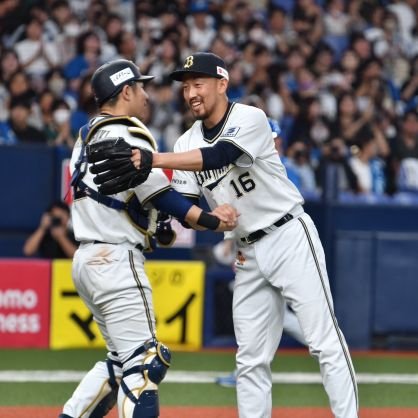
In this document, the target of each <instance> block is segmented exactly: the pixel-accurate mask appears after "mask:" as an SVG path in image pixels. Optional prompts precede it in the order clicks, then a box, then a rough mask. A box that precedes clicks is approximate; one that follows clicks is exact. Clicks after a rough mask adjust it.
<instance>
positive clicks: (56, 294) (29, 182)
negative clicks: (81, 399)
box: [0, 0, 418, 350]
mask: <svg viewBox="0 0 418 418" xmlns="http://www.w3.org/2000/svg"><path fill="white" fill-rule="evenodd" d="M417 14H418V1H417V0H405V1H396V0H394V1H389V0H381V1H372V0H370V1H368V0H363V1H359V0H352V1H344V0H271V1H262V0H257V1H256V0H246V1H245V0H224V1H221V0H205V1H198V0H196V1H187V0H177V1H170V2H166V1H158V0H152V1H151V0H149V1H147V0H140V1H130V0H119V1H117V0H107V1H105V0H92V1H84V0H68V1H66V0H50V1H48V0H44V1H37V0H4V1H2V2H1V3H0V187H1V190H2V193H1V205H0V336H1V338H0V341H1V342H0V345H1V346H2V347H51V348H67V347H85V346H87V347H90V346H94V347H96V346H98V347H100V346H101V345H102V341H101V340H100V337H99V335H98V332H97V329H96V328H95V327H94V324H93V323H92V318H91V316H90V315H89V313H88V311H87V310H85V308H84V306H83V305H82V304H81V302H80V301H79V299H78V296H77V294H76V292H75V291H74V288H73V287H72V283H71V270H70V269H71V267H70V265H71V257H72V255H73V253H74V251H75V249H76V248H77V242H76V241H75V240H74V237H73V235H72V230H71V215H70V212H69V210H68V205H70V204H71V194H70V193H69V179H70V177H69V172H68V162H69V157H70V155H71V150H72V147H73V144H74V142H75V140H76V138H77V135H78V130H79V129H80V127H81V126H82V125H83V124H85V123H86V122H87V120H88V118H89V117H91V116H92V115H94V114H95V112H96V106H95V103H94V99H93V97H92V94H91V89H90V83H89V82H90V77H91V75H92V73H93V72H94V70H95V69H96V68H98V66H100V65H101V64H102V63H104V62H106V61H108V60H111V59H115V58H117V57H122V58H126V59H130V60H132V61H134V62H136V63H137V64H138V65H139V67H140V69H141V71H142V72H143V73H145V74H151V75H154V76H155V77H156V78H155V81H154V82H153V83H150V84H149V85H147V91H148V93H149V95H150V98H151V106H150V107H149V114H148V115H147V118H146V120H144V121H143V122H144V123H145V124H146V125H147V126H148V127H149V128H150V130H151V132H152V133H153V135H154V137H155V138H156V140H157V142H158V144H159V148H160V150H161V151H171V150H172V147H173V144H174V142H175V141H176V139H177V138H178V137H179V135H180V134H181V133H182V132H184V130H186V129H187V128H188V127H189V126H190V124H191V123H192V118H191V115H190V114H189V113H188V111H187V108H186V106H185V105H184V103H183V101H182V98H181V94H180V92H179V85H178V84H179V83H177V84H176V83H173V84H172V83H171V82H170V80H169V78H168V74H169V73H170V72H171V71H172V70H174V69H175V68H177V67H178V66H180V65H181V64H182V62H183V60H184V59H185V58H186V57H187V56H188V55H190V54H191V53H193V52H195V51H212V52H214V53H216V54H218V55H220V56H221V57H222V58H223V59H224V60H225V61H226V63H227V65H228V68H229V70H230V83H229V90H228V96H229V98H230V100H231V101H237V102H242V103H246V104H250V105H254V106H257V107H260V108H262V109H263V110H264V111H265V112H266V114H267V115H268V116H269V117H271V118H272V119H275V120H277V121H278V123H279V124H280V127H281V130H282V133H281V139H280V140H279V141H277V142H276V147H277V148H278V150H279V152H280V158H281V159H282V161H283V162H284V164H285V166H286V168H287V171H288V174H289V177H290V179H291V180H292V181H293V182H294V183H295V185H296V186H297V187H298V188H299V190H300V191H301V193H302V194H303V196H304V197H305V200H306V204H305V209H306V211H307V212H308V213H310V215H311V216H312V217H313V219H314V220H315V222H316V224H317V227H318V230H319V233H320V236H321V238H322V241H323V244H324V248H325V251H326V253H327V261H328V269H329V275H330V281H331V286H332V292H333V296H334V303H335V310H336V314H337V318H338V319H339V322H340V326H341V328H342V330H343V331H344V334H345V336H346V338H347V340H348V343H349V345H350V347H352V348H361V349H373V348H379V349H387V350H390V349H417V348H418V315H417V306H418V276H417V271H418V261H417V254H418V142H417V141H418V120H417V109H418V27H417ZM202 204H205V203H204V202H202ZM174 227H175V229H176V231H177V234H178V241H177V243H176V244H175V245H174V247H173V248H170V249H166V248H159V249H157V250H155V251H154V252H153V253H150V254H149V255H147V258H148V259H149V260H150V262H149V263H148V265H149V267H148V268H149V270H148V272H149V274H150V277H151V280H152V284H153V287H154V298H155V299H156V301H160V302H156V315H157V320H158V327H159V335H160V338H161V339H162V340H163V341H165V342H167V343H168V344H169V345H172V346H173V345H174V346H175V345H177V346H179V347H182V348H186V349H192V350H195V349H200V348H202V347H234V346H235V341H234V335H233V328H232V318H231V300H232V292H231V283H232V280H233V271H232V260H231V259H230V257H228V254H227V253H226V252H225V251H224V249H223V248H221V247H219V246H217V244H218V243H219V241H220V240H221V239H222V236H221V235H220V234H214V233H208V232H205V233H195V232H193V231H189V230H184V229H182V228H181V226H179V225H174ZM173 292H178V293H175V294H176V295H177V296H176V298H173V297H170V296H172V295H173ZM159 304H160V306H158V305H159ZM283 345H284V346H289V347H292V346H297V343H296V342H295V341H293V340H292V339H291V338H290V337H284V339H283Z"/></svg>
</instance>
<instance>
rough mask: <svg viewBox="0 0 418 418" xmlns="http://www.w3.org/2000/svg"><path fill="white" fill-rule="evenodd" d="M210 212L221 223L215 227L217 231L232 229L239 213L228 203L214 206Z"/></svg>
mask: <svg viewBox="0 0 418 418" xmlns="http://www.w3.org/2000/svg"><path fill="white" fill-rule="evenodd" d="M211 214H212V215H214V216H216V217H218V218H219V219H220V220H221V223H220V225H219V227H218V228H217V231H219V232H224V231H232V230H233V229H234V228H235V227H236V226H237V225H238V217H239V213H238V212H237V210H236V209H235V208H234V207H232V206H231V205H229V204H223V205H220V206H218V207H216V208H215V209H214V210H213V211H212V212H211Z"/></svg>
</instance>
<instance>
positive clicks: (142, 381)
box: [61, 59, 238, 418]
mask: <svg viewBox="0 0 418 418" xmlns="http://www.w3.org/2000/svg"><path fill="white" fill-rule="evenodd" d="M151 79H152V77H151V76H144V75H142V74H141V73H140V71H139V68H138V67H137V66H136V65H135V64H134V63H133V62H131V61H128V60H124V59H121V60H114V61H111V62H109V63H107V64H105V65H103V66H101V67H100V68H99V69H98V70H96V72H95V73H94V74H93V77H92V81H91V82H92V89H93V92H94V94H95V97H96V101H97V103H98V105H99V107H100V113H99V114H98V115H97V116H94V117H93V118H92V119H91V120H90V121H89V123H88V124H87V125H85V126H84V127H83V128H82V129H81V130H80V134H79V138H78V140H77V143H76V144H75V146H74V149H73V154H72V157H71V163H70V170H71V174H72V179H71V184H72V188H73V194H74V199H73V204H72V220H73V227H74V234H75V237H76V239H77V241H79V242H80V246H79V248H78V250H77V251H76V253H75V255H74V259H73V265H72V276H73V282H74V285H75V287H76V289H77V292H78V294H79V295H80V297H81V298H82V300H83V301H84V302H85V304H86V305H87V306H88V308H89V309H90V311H91V312H92V314H93V316H94V319H95V320H96V322H97V324H98V327H99V329H100V332H101V334H102V336H103V338H104V340H105V342H106V347H107V351H108V356H107V357H108V358H107V361H106V362H98V363H97V364H96V365H95V366H94V367H93V369H92V370H90V371H89V372H88V373H87V375H86V376H85V378H84V379H83V380H82V381H81V383H80V385H79V386H78V388H77V389H76V390H75V391H74V393H73V395H72V396H71V398H70V399H69V400H68V401H67V402H66V403H65V405H64V408H63V411H62V414H61V418H76V417H77V418H78V417H83V418H101V417H103V416H104V415H105V414H106V412H107V411H108V410H109V408H111V407H112V406H113V404H114V403H115V401H116V398H117V404H118V411H119V416H120V417H124V418H145V417H146V418H156V417H158V416H159V400H158V385H159V384H160V382H161V381H162V380H163V378H164V376H165V374H166V372H167V369H168V367H169V366H170V361H171V360H170V358H171V355H170V351H169V350H168V348H167V347H165V346H164V345H163V344H161V342H160V341H159V340H158V338H157V334H156V327H155V316H154V310H153V303H152V288H151V284H150V281H149V279H148V277H147V275H146V272H145V269H144V261H145V256H144V251H147V250H149V249H151V248H152V245H151V240H152V238H153V237H154V236H155V233H156V231H157V224H158V223H159V222H163V223H164V222H165V218H166V215H163V216H161V213H163V214H168V215H169V216H173V217H176V218H177V219H179V220H180V221H181V222H184V223H187V224H188V225H189V226H191V227H193V228H196V229H211V230H214V231H219V232H224V231H227V230H231V229H233V228H234V227H235V226H236V224H237V216H238V215H237V212H236V210H235V209H234V208H232V206H230V205H222V206H220V207H217V208H216V209H215V210H213V211H212V212H211V213H207V212H205V211H203V210H202V209H201V208H199V207H198V206H196V205H194V204H193V202H191V201H189V200H188V199H186V198H185V197H183V196H182V195H181V194H179V193H178V192H176V191H175V190H174V189H172V187H171V185H170V182H169V180H168V178H167V177H166V175H165V174H164V172H163V171H162V170H161V169H153V170H152V172H150V173H148V174H147V176H146V179H145V178H142V177H141V181H143V182H142V183H141V184H140V185H138V186H135V185H134V183H132V180H131V179H130V178H129V179H128V178H127V177H128V176H126V172H125V168H124V167H122V166H121V164H122V165H123V164H124V161H123V158H125V156H126V154H128V153H129V152H130V147H131V146H132V147H138V148H144V149H148V150H149V151H150V152H152V151H155V150H157V146H156V143H155V140H154V138H153V136H152V134H151V133H150V131H149V130H148V129H147V127H146V126H145V125H144V124H143V123H142V122H141V117H142V116H143V113H144V111H145V108H146V106H147V101H148V95H147V93H146V92H145V90H144V83H145V82H147V81H149V80H151ZM111 138H113V139H114V140H115V141H111V143H112V145H111V146H112V147H113V148H112V152H113V151H114V156H115V158H112V160H111V163H110V165H111V166H112V170H113V169H116V170H117V172H118V173H119V174H120V176H122V177H123V178H124V181H125V183H124V188H125V187H127V188H128V190H126V191H125V190H124V191H121V190H122V189H121V186H119V187H118V188H117V189H112V190H106V188H105V190H104V191H105V192H106V193H109V192H111V191H114V193H113V194H106V195H105V194H103V193H101V192H100V190H98V188H97V186H96V184H95V183H94V181H93V174H92V173H91V172H90V171H89V168H91V169H93V171H94V169H95V168H94V167H93V165H92V164H91V163H89V161H88V160H87V155H86V150H87V149H90V148H89V147H90V145H94V144H99V143H102V142H104V143H105V149H107V150H109V148H106V147H109V144H110V143H109V142H108V141H109V139H111ZM120 138H124V140H121V139H120ZM125 141H126V143H127V144H129V146H126V144H125ZM96 157H97V154H96ZM99 157H100V154H99ZM96 169H97V167H96ZM105 179H106V175H105ZM163 233H164V234H165V235H164V234H163V237H164V240H166V239H165V238H166V235H167V228H164V229H163Z"/></svg>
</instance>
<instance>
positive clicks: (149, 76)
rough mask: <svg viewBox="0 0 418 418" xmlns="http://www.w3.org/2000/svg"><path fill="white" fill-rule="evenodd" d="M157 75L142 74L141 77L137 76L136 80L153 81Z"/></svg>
mask: <svg viewBox="0 0 418 418" xmlns="http://www.w3.org/2000/svg"><path fill="white" fill-rule="evenodd" d="M154 78H155V77H154V76H153V75H141V77H139V78H135V80H136V81H142V82H144V83H146V82H147V81H151V80H152V79H154Z"/></svg>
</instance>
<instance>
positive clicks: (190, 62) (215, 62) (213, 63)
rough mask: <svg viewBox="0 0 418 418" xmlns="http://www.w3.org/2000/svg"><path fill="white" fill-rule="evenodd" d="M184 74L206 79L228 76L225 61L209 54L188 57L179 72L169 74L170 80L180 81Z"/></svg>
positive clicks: (202, 53)
mask: <svg viewBox="0 0 418 418" xmlns="http://www.w3.org/2000/svg"><path fill="white" fill-rule="evenodd" d="M186 74H200V75H202V76H206V77H215V78H226V79H227V80H229V74H228V71H227V69H226V65H225V61H224V60H223V59H222V58H221V57H218V56H217V55H215V54H212V53H211V52H196V53H195V54H193V55H189V56H188V57H187V58H186V59H185V60H184V63H183V68H182V69H181V70H176V71H173V72H172V73H171V74H170V77H171V79H172V80H176V81H182V80H183V77H184V76H185V75H186Z"/></svg>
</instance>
